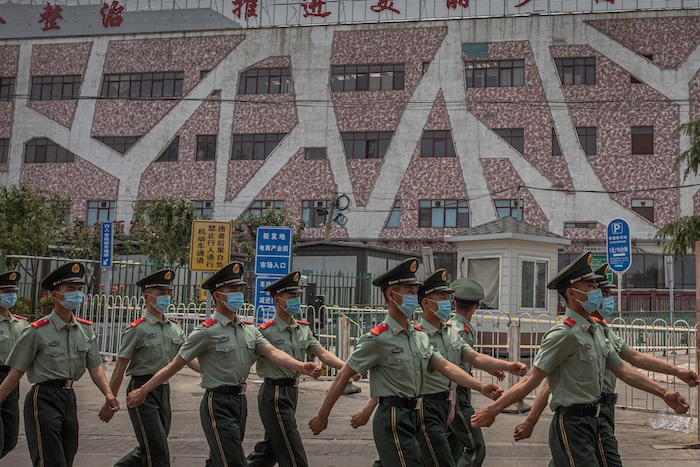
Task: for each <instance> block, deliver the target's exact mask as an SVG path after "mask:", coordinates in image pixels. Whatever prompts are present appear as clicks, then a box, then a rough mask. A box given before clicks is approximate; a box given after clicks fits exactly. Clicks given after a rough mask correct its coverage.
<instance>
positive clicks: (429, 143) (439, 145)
mask: <svg viewBox="0 0 700 467" xmlns="http://www.w3.org/2000/svg"><path fill="white" fill-rule="evenodd" d="M426 149H429V150H428V151H426ZM426 153H427V154H426ZM420 157H433V158H435V157H457V152H456V151H455V146H454V141H453V140H452V131H451V130H424V131H423V136H421V140H420Z"/></svg>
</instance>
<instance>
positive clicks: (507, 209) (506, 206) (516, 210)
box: [493, 199, 523, 220]
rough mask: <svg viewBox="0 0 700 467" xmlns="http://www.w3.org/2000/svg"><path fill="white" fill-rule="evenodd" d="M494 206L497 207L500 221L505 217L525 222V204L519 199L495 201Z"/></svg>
mask: <svg viewBox="0 0 700 467" xmlns="http://www.w3.org/2000/svg"><path fill="white" fill-rule="evenodd" d="M493 204H494V205H495V206H496V215H498V218H499V219H503V218H504V217H513V218H515V219H520V220H523V208H522V206H523V202H522V200H520V203H518V200H517V199H494V200H493Z"/></svg>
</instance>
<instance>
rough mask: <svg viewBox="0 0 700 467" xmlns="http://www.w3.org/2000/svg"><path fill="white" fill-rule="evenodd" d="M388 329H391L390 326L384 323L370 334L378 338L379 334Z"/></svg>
mask: <svg viewBox="0 0 700 467" xmlns="http://www.w3.org/2000/svg"><path fill="white" fill-rule="evenodd" d="M387 329H389V325H388V324H386V323H382V324H380V325H379V326H377V327H375V328H373V329H372V330H371V331H370V332H371V333H372V334H374V335H375V336H378V335H379V334H381V333H383V332H384V331H386V330H387Z"/></svg>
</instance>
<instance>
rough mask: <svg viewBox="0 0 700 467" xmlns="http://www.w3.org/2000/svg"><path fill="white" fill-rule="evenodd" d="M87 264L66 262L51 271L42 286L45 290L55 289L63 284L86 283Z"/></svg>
mask: <svg viewBox="0 0 700 467" xmlns="http://www.w3.org/2000/svg"><path fill="white" fill-rule="evenodd" d="M84 276H85V266H83V265H82V264H81V263H75V262H72V263H66V264H64V265H63V266H60V267H58V268H56V269H54V270H53V271H51V272H50V273H49V275H48V276H46V277H44V280H42V281H41V287H42V288H43V289H45V290H49V291H51V290H53V289H55V288H56V286H57V285H61V284H85V279H83V277H84Z"/></svg>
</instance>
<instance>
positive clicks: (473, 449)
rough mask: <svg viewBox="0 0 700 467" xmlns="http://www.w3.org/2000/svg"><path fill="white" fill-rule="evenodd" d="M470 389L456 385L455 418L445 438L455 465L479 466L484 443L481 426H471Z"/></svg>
mask: <svg viewBox="0 0 700 467" xmlns="http://www.w3.org/2000/svg"><path fill="white" fill-rule="evenodd" d="M471 399H472V392H471V389H467V388H463V387H461V386H459V387H457V404H456V406H455V418H454V420H452V423H451V424H450V427H449V430H448V433H447V440H448V441H449V443H450V450H451V451H452V457H453V458H454V461H455V463H456V464H457V467H481V465H482V464H483V463H484V459H485V458H486V443H485V442H484V435H483V433H482V432H481V428H473V427H472V425H471V418H472V415H474V408H473V407H472V400H471Z"/></svg>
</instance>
